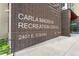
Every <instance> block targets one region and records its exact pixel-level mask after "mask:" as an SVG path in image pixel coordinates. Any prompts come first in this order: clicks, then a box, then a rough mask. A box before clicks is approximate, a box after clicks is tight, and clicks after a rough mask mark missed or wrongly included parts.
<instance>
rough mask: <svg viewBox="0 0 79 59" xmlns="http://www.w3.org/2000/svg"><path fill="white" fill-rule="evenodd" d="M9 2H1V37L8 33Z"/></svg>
mask: <svg viewBox="0 0 79 59" xmlns="http://www.w3.org/2000/svg"><path fill="white" fill-rule="evenodd" d="M7 10H8V4H6V3H5V4H4V3H2V4H0V38H5V37H7V35H8V12H7Z"/></svg>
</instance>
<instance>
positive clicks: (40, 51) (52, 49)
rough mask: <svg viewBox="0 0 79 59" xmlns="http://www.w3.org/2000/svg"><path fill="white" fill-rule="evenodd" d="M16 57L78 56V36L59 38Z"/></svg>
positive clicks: (17, 54) (26, 50)
mask: <svg viewBox="0 0 79 59" xmlns="http://www.w3.org/2000/svg"><path fill="white" fill-rule="evenodd" d="M15 55H16V56H78V55H79V34H72V35H71V37H65V36H59V37H57V38H54V39H50V40H48V41H45V42H42V43H40V44H37V45H34V46H31V47H28V48H26V49H24V50H21V51H18V52H16V53H15Z"/></svg>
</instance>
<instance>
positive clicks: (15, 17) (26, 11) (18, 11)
mask: <svg viewBox="0 0 79 59" xmlns="http://www.w3.org/2000/svg"><path fill="white" fill-rule="evenodd" d="M60 18H61V17H60V5H59V4H42V3H38V4H37V3H36V4H24V3H23V4H20V3H16V4H11V46H12V52H15V51H19V50H21V49H24V48H26V47H28V46H32V45H34V44H36V43H40V42H42V41H45V40H48V39H52V38H54V37H56V36H59V35H60V34H61V24H60V22H61V20H60Z"/></svg>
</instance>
